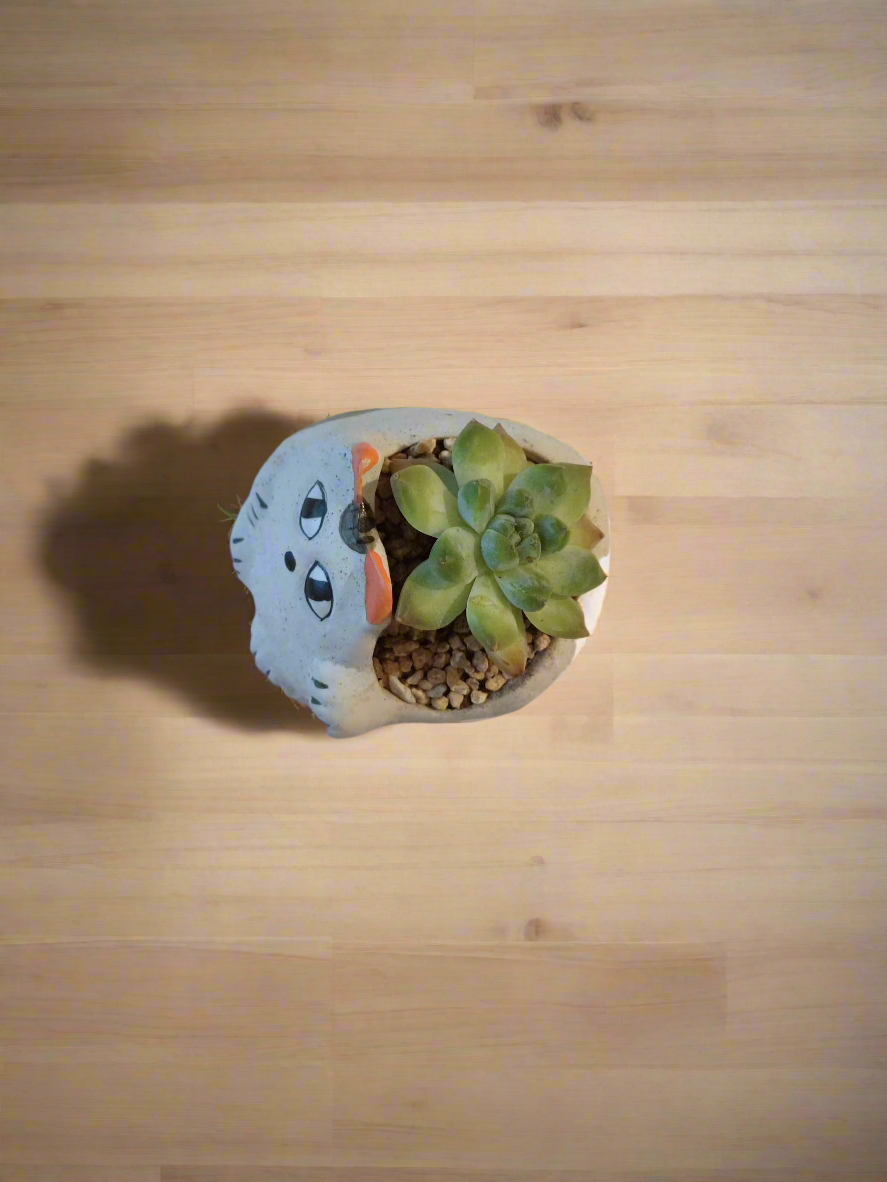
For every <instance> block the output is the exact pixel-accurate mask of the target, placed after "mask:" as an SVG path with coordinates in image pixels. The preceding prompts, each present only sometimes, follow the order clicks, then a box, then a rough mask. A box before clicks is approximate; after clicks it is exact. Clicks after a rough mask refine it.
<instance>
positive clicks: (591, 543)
mask: <svg viewBox="0 0 887 1182" xmlns="http://www.w3.org/2000/svg"><path fill="white" fill-rule="evenodd" d="M603 536H604V531H603V530H601V529H598V527H597V526H596V525H595V524H594V523H593V522H592V521H590V520H589V519H588V518H587V517H580V518H579V520H578V521H577V522H576V524H575V525H573V526H572V527H571V528H570V545H571V546H581V547H582V548H583V550H593V549H594V548H595V546H596V545H597V544H598V542H599V541H600V540H601V538H602V537H603Z"/></svg>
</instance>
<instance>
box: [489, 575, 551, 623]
mask: <svg viewBox="0 0 887 1182" xmlns="http://www.w3.org/2000/svg"><path fill="white" fill-rule="evenodd" d="M496 582H497V583H498V584H499V586H500V588H501V589H502V593H503V595H504V596H505V598H506V599H507V600H508V601H509V603H513V604H514V606H515V607H518V608H520V610H521V611H523V612H527V611H539V610H540V609H541V608H543V607H544V606H545V604H546V602H547V601H548V599H549V597H550V595H551V583H549V581H548V579H547V578H546V577H545V575H544V574H542V572H541V571H540V570H538V564H536V565H533V566H519V567H517V569H516V570H509V571H505V572H504V573H503V574H497V575H496Z"/></svg>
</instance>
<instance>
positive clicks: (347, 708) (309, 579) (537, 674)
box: [231, 407, 610, 738]
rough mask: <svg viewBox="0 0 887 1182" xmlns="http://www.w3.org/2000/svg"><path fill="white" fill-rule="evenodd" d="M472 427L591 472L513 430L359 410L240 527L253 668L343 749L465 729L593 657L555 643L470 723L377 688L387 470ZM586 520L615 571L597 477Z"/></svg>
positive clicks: (281, 464)
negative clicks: (251, 613)
mask: <svg viewBox="0 0 887 1182" xmlns="http://www.w3.org/2000/svg"><path fill="white" fill-rule="evenodd" d="M471 419H478V420H479V421H480V422H482V423H485V424H486V425H487V426H489V427H493V426H495V424H496V423H497V422H501V423H502V425H503V426H504V427H505V429H506V430H507V431H508V432H509V434H511V435H512V436H513V437H514V438H515V439H516V440H517V441H518V443H520V445H521V446H522V447H523V448H524V450H525V451H526V452H527V454H528V455H529V456H531V457H532V458H534V459H544V460H549V461H552V462H555V463H558V462H560V463H572V464H576V463H579V464H584V463H587V462H588V461H587V460H586V459H585V458H584V457H583V456H581V455H579V453H578V452H576V451H575V450H574V449H573V448H572V447H569V446H568V445H567V444H565V443H560V442H559V441H558V440H556V439H552V438H551V437H550V436H548V435H543V434H542V433H541V432H539V431H534V430H533V429H532V428H531V427H525V426H524V425H523V424H522V423H514V422H510V421H508V420H504V419H503V420H500V419H491V418H487V417H485V416H483V415H473V414H469V413H468V412H466V411H451V410H429V409H426V408H423V407H398V408H394V409H391V410H368V411H358V412H355V413H353V414H345V415H339V416H337V417H335V418H330V419H326V420H324V421H323V422H320V423H316V424H314V425H313V426H311V427H308V428H306V429H305V430H303V431H299V432H298V433H297V434H296V435H291V436H290V438H289V439H286V440H284V442H283V443H282V444H281V445H280V447H278V449H277V450H276V451H275V452H274V454H273V455H272V456H271V458H270V459H269V460H268V461H267V462H266V463H265V464H264V466H263V467H262V469H261V471H260V472H259V474H258V476H257V477H256V479H255V482H254V484H253V487H252V490H251V492H250V495H249V497H248V498H247V500H246V501H245V502H244V504H243V507H242V508H241V510H240V513H239V514H238V516H237V520H236V521H235V523H234V528H233V529H232V531H231V557H232V559H233V561H234V569H235V571H236V573H237V574H238V576H239V577H240V579H241V580H242V581H243V582H244V583H245V584H246V586H247V587H248V588H249V590H250V591H251V592H252V596H253V599H254V601H255V607H256V614H255V617H254V619H253V623H252V640H251V646H250V647H251V650H252V652H253V654H254V655H255V658H256V664H257V665H258V667H259V669H260V670H261V671H262V672H263V673H264V674H265V675H266V676H267V677H268V678H269V679H270V680H271V681H272V682H273V683H274V684H275V685H277V686H279V687H280V688H281V689H282V690H283V691H284V693H286V694H287V695H288V696H289V697H291V698H293V699H295V700H296V701H297V702H301V703H303V704H305V705H307V706H309V707H310V708H311V710H313V712H314V714H315V715H316V716H317V717H318V718H319V719H320V720H321V721H322V722H323V723H325V724H326V726H327V728H328V730H329V733H330V734H331V735H333V736H335V737H336V738H345V737H348V736H351V735H360V734H363V733H364V732H366V731H369V730H374V729H375V728H376V727H380V726H387V725H389V724H391V723H395V722H425V723H454V722H469V721H479V720H481V719H484V718H493V717H495V716H496V715H499V714H508V713H510V712H511V711H512V710H519V709H520V707H521V706H524V705H526V703H527V702H529V701H531V700H532V699H533V698H535V697H537V696H538V695H539V694H541V693H542V691H543V690H545V689H547V688H548V686H550V685H551V683H552V682H553V681H554V679H555V678H556V677H559V676H560V674H561V673H563V672H564V670H565V669H566V668H567V666H568V665H569V664H570V662H571V661H572V660H573V658H574V657H575V656H576V654H577V653H578V652H579V649H580V648H581V647H582V645H583V644H584V640H554V641H552V643H551V645H550V646H549V648H548V649H546V650H545V651H544V652H542V653H540V654H539V655H538V656H537V657H535V659H534V660H533V661H532V662H531V663H530V665H529V666H528V668H527V671H526V673H524V674H523V676H521V677H519V678H516V679H515V680H514V681H513V682H512V683H509V684H508V685H507V686H506V687H505V688H504V689H502V690H501V691H499V692H498V693H496V694H493V695H491V696H490V698H489V699H488V701H486V702H485V703H484V704H483V705H481V706H472V707H470V708H469V709H466V710H458V711H456V710H452V711H450V710H447V711H440V712H438V711H436V710H429V709H427V708H426V707H424V706H419V705H410V704H408V703H406V702H402V701H400V700H399V699H398V698H395V697H394V695H393V694H391V693H389V692H388V691H387V690H385V689H383V688H382V687H381V686H380V685H379V683H378V681H377V679H376V676H375V674H374V672H373V663H372V658H373V649H374V647H375V643H376V638H377V637H378V635H379V633H380V632H382V631H383V629H384V628H385V626H386V625H387V624H388V623H389V622H390V620H391V615H392V609H393V606H395V605H393V604H392V591H391V581H390V579H389V577H388V561H387V558H386V556H385V551H384V549H383V547H382V544H381V542H380V540H379V536H378V534H377V533H376V531H375V529H374V528H372V525H373V519H372V513H373V509H374V506H375V493H376V484H377V482H378V477H379V473H380V470H381V466H382V460H383V459H384V457H385V456H388V455H391V454H392V453H393V452H396V451H399V450H401V449H402V448H404V447H407V446H409V445H410V444H412V443H415V442H417V441H418V440H421V439H427V438H429V437H435V438H439V437H443V436H450V435H458V434H459V432H460V431H461V430H462V428H463V427H464V426H465V425H466V424H467V423H468V422H470V421H471ZM588 516H589V518H590V519H591V520H592V522H593V523H594V524H595V525H596V526H597V527H598V529H600V530H601V531H602V532H603V535H604V536H603V538H602V539H601V541H600V542H599V543H598V544H597V546H596V547H595V553H596V554H597V556H598V558H599V559H600V563H601V566H602V567H603V568H604V570H608V569H609V562H610V559H609V554H610V521H609V515H608V513H607V506H606V502H605V500H604V495H603V492H602V490H601V486H600V484H599V482H598V481H597V479H596V478H595V477H592V482H591V504H590V506H589V511H588ZM606 590H607V583H606V582H604V583H603V584H601V586H599V587H596V588H595V589H594V590H593V591H589V592H588V593H587V594H586V595H583V596H582V598H581V599H580V603H581V605H582V609H583V612H584V614H585V621H586V624H587V627H588V631H589V633H590V632H592V631H593V630H594V627H595V625H596V623H597V620H598V616H599V615H600V611H601V607H602V605H603V601H604V595H605V594H606Z"/></svg>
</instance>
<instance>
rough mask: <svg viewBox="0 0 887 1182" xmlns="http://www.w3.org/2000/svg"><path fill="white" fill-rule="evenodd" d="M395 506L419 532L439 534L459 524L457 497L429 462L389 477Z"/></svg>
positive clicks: (433, 535) (402, 470)
mask: <svg viewBox="0 0 887 1182" xmlns="http://www.w3.org/2000/svg"><path fill="white" fill-rule="evenodd" d="M391 491H392V492H393V493H394V499H395V501H396V502H397V507H398V509H400V511H401V513H403V515H404V517H405V518H406V519H407V521H408V522H409V523H410V525H411V526H412V527H413V529H417V530H418V531H419V532H420V533H423V534H431V536H432V537H435V538H436V537H438V536H439V535H440V534H442V533H443V531H444V530H445V529H449V527H450V526H452V525H461V524H462V518H461V517H460V516H459V507H458V505H457V504H456V498H455V496H454V495H453V493H452V492H451V491H450V489H449V488H448V487H447V481H446V479H445V478H444V477H443V476H441V475H440V474H439V473H438V472H437V471H436V469H435V468H433V467H432V466H431V465H430V464H414V465H412V467H409V468H403V469H401V471H400V472H396V473H395V474H394V475H393V476H392V477H391Z"/></svg>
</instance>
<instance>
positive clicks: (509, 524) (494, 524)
mask: <svg viewBox="0 0 887 1182" xmlns="http://www.w3.org/2000/svg"><path fill="white" fill-rule="evenodd" d="M487 529H491V530H493V532H494V533H497V534H503V535H504V536H505V537H506V538H513V537H514V536H515V535H516V534H517V524H516V522H515V520H514V518H513V517H510V516H509V515H508V514H507V513H497V514H496V516H495V517H494V518H493V520H492V521H491V522H490V524H489V525H488V526H487ZM518 536H520V535H518Z"/></svg>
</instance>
